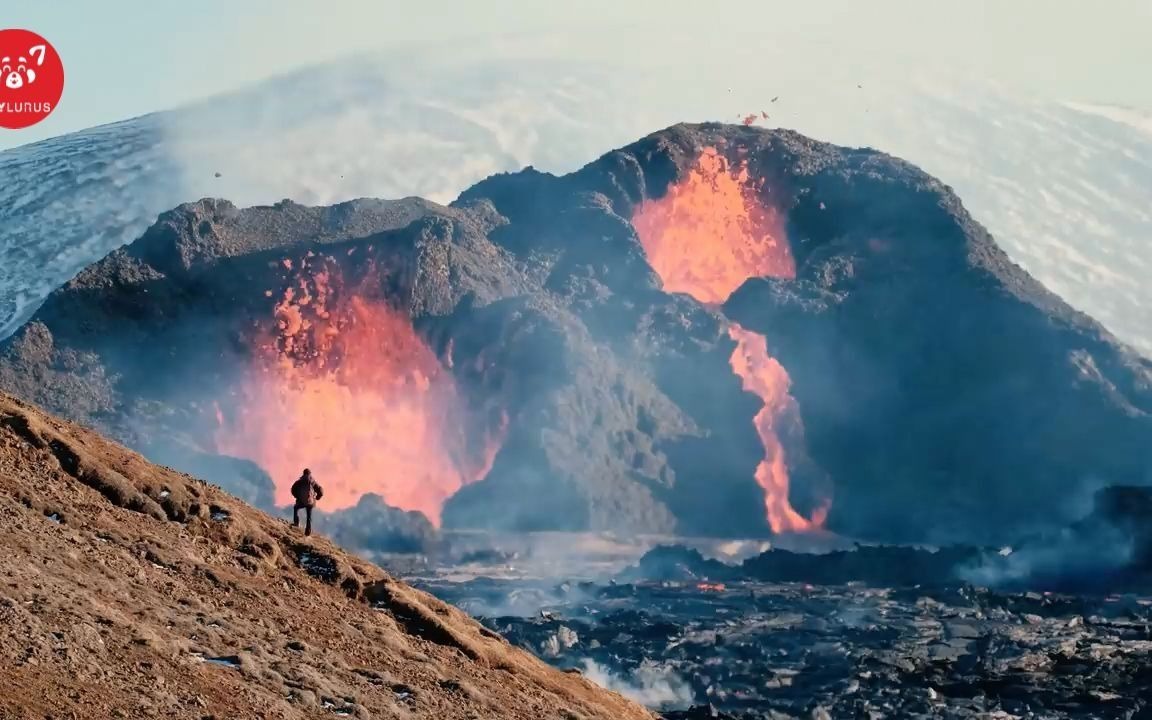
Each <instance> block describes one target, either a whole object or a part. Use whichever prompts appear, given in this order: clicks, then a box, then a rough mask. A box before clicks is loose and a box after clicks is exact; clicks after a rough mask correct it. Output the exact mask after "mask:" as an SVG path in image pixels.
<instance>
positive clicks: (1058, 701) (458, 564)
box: [391, 494, 1152, 720]
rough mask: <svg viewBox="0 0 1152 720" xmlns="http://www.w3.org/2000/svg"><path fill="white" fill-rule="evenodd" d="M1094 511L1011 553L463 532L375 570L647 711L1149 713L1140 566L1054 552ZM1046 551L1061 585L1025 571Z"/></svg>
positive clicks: (751, 715)
mask: <svg viewBox="0 0 1152 720" xmlns="http://www.w3.org/2000/svg"><path fill="white" fill-rule="evenodd" d="M1105 495H1107V494H1105ZM1105 505H1106V503H1100V505H1098V508H1102V507H1103V506H1105ZM1107 512H1108V511H1107V510H1103V509H1098V510H1097V512H1096V513H1095V514H1094V515H1093V516H1092V517H1090V518H1088V519H1086V520H1085V521H1084V522H1082V523H1080V524H1079V525H1077V526H1074V527H1072V528H1069V529H1068V530H1066V531H1065V532H1063V533H1061V534H1059V535H1058V536H1053V537H1044V538H1032V539H1030V540H1028V541H1026V542H1024V543H1023V544H1022V546H1021V547H1019V548H1008V547H1005V548H987V549H982V548H973V547H951V548H941V549H927V548H914V547H897V546H854V545H853V544H852V543H847V542H845V541H843V540H840V539H837V538H833V537H830V536H823V537H815V538H813V537H793V538H782V542H784V543H785V544H786V545H787V544H789V543H791V545H792V546H793V547H794V548H795V549H794V550H788V549H784V548H783V547H776V548H771V549H769V550H766V551H764V552H758V551H759V550H760V549H761V548H762V547H763V546H764V544H763V543H758V542H748V543H738V542H731V541H728V542H720V541H704V540H696V541H686V544H680V545H668V544H664V543H667V542H669V541H670V540H669V539H658V538H648V539H637V540H634V541H632V542H622V541H613V540H610V539H607V538H604V537H597V536H565V535H549V536H541V537H535V538H519V539H508V538H504V539H501V540H497V539H493V538H489V544H488V545H487V546H486V547H485V543H484V540H483V539H482V538H481V537H479V536H471V537H463V538H457V539H456V545H457V547H458V548H459V552H458V553H457V554H456V555H455V556H454V557H453V558H452V560H451V561H449V562H447V563H446V564H444V565H440V566H438V567H432V566H425V567H419V564H418V563H417V564H412V563H409V564H407V565H406V564H405V563H404V562H402V561H399V560H395V559H394V560H393V562H392V563H391V564H392V565H393V568H394V569H395V570H397V571H399V572H403V573H405V574H407V575H408V576H409V579H410V580H411V581H412V582H413V583H414V584H415V585H417V586H418V587H421V588H422V589H425V590H428V591H429V592H431V593H433V594H435V595H437V596H439V597H440V598H442V599H445V600H447V601H449V602H451V603H453V604H455V605H457V606H459V607H461V608H462V609H464V610H466V611H467V612H469V613H471V614H472V615H474V616H475V617H477V618H478V619H480V620H481V621H482V622H483V623H484V624H485V625H487V626H488V627H489V628H491V629H493V630H495V631H496V632H499V633H501V634H502V635H503V636H504V637H506V638H507V639H508V640H510V641H511V642H513V643H514V644H516V645H518V646H520V647H522V648H524V649H526V650H528V651H530V652H532V653H534V654H536V655H537V656H539V657H541V658H543V659H544V660H546V661H547V662H549V663H552V664H553V665H555V666H557V667H560V668H563V669H565V670H570V671H572V672H580V673H582V674H585V675H586V676H588V677H590V678H591V679H593V680H595V681H596V682H598V683H600V684H602V685H604V686H606V687H608V688H611V689H614V690H617V691H619V692H621V693H623V694H625V695H627V696H629V697H631V698H632V699H635V700H637V701H639V702H641V703H644V704H646V705H648V706H649V707H651V708H653V709H655V710H657V711H659V712H660V713H661V715H662V716H663V717H664V718H666V719H667V720H688V719H690V718H740V719H744V720H752V719H756V720H759V719H761V718H789V717H794V718H858V717H860V718H896V717H901V718H903V717H909V718H1144V717H1152V709H1150V708H1149V702H1150V698H1152V662H1150V661H1152V582H1148V575H1147V573H1146V570H1147V568H1146V567H1144V566H1139V567H1138V566H1137V565H1136V564H1135V563H1134V561H1133V558H1134V557H1136V555H1135V554H1129V555H1127V556H1126V557H1127V558H1128V564H1127V565H1126V566H1125V568H1126V569H1125V571H1124V572H1123V573H1118V572H1113V573H1109V572H1107V571H1106V570H1105V567H1104V566H1105V565H1106V564H1107V563H1104V562H1103V561H1101V567H1100V568H1099V572H1098V573H1097V574H1095V575H1093V576H1091V577H1089V576H1086V575H1084V574H1078V571H1077V569H1076V567H1075V560H1074V559H1071V558H1070V557H1069V556H1068V547H1063V548H1061V547H1060V543H1061V542H1064V543H1065V544H1066V545H1068V544H1069V543H1072V544H1078V545H1081V546H1091V545H1093V543H1095V542H1097V540H1098V537H1095V538H1094V536H1097V535H1098V533H1100V532H1102V530H1101V528H1103V527H1104V525H1105V523H1104V518H1103V517H1102V515H1103V514H1106V513H1107ZM1120 525H1122V523H1118V522H1116V521H1115V519H1114V518H1113V519H1112V522H1111V523H1110V526H1111V527H1113V528H1115V527H1119V526H1120ZM1129 537H1131V536H1129ZM653 546H654V547H653ZM645 548H650V549H648V550H647V551H645ZM1061 553H1063V557H1062V560H1061V563H1060V564H1059V569H1062V570H1063V574H1062V575H1061V574H1058V573H1057V572H1056V570H1057V569H1058V566H1057V564H1049V565H1048V566H1046V567H1041V565H1042V563H1041V562H1040V561H1039V560H1038V558H1041V557H1048V558H1050V559H1054V558H1055V557H1056V556H1057V555H1060V554H1061ZM1097 557H1100V556H1097ZM715 558H719V559H715ZM738 561H739V562H738ZM1022 565H1027V566H1028V569H1029V572H1030V574H1020V572H1019V571H1021V570H1022ZM1013 570H1015V571H1018V572H1016V573H1015V574H1013V572H1012V571H1013ZM993 573H998V577H997V578H996V582H997V588H996V589H993V588H989V587H985V586H981V585H979V584H975V583H974V582H972V580H974V579H977V578H983V579H990V578H992V577H993ZM1103 578H1109V580H1106V581H1105V580H1103ZM1122 578H1123V579H1122ZM1093 583H1095V584H1093ZM1045 587H1052V588H1057V590H1055V591H1054V590H1045V589H1043V588H1045Z"/></svg>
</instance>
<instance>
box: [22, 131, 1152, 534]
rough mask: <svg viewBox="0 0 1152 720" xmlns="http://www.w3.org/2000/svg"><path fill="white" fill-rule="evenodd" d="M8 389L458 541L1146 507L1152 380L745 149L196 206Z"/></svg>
mask: <svg viewBox="0 0 1152 720" xmlns="http://www.w3.org/2000/svg"><path fill="white" fill-rule="evenodd" d="M0 385H3V387H5V388H7V389H8V390H10V391H11V392H14V393H16V394H18V395H22V396H23V397H26V398H28V399H30V400H32V401H34V402H37V403H39V404H41V405H43V406H45V407H47V408H49V409H51V410H53V411H55V412H57V413H60V414H63V415H65V416H67V417H69V418H70V419H73V420H77V421H80V422H83V423H87V424H90V425H94V426H96V427H98V428H99V429H100V430H102V431H104V432H106V433H109V434H111V435H112V436H113V437H115V438H117V439H118V440H120V441H122V442H124V443H126V444H128V445H129V446H131V447H133V448H135V449H138V450H140V451H141V452H143V453H144V454H145V455H147V456H148V457H149V458H150V459H153V460H155V461H157V462H161V463H166V464H170V465H173V466H175V467H178V468H180V469H182V470H186V471H189V472H192V473H194V474H199V475H201V476H203V477H205V478H206V479H208V480H210V481H212V482H215V483H217V484H220V485H222V486H223V487H225V488H227V489H229V490H231V491H232V492H234V493H236V494H237V495H239V496H241V497H242V498H244V499H248V500H250V501H252V502H255V503H257V504H258V505H261V506H264V507H274V506H277V505H282V504H283V503H284V502H286V495H285V488H286V486H287V485H288V484H290V483H291V482H292V480H293V479H295V478H294V476H293V474H294V473H298V471H299V469H300V468H302V467H303V466H305V465H308V466H310V467H312V468H313V469H314V470H315V471H317V473H318V475H319V476H320V478H321V481H322V482H324V483H327V484H328V485H330V486H331V487H332V488H334V493H333V497H332V498H331V500H332V504H331V505H330V506H329V509H332V510H340V509H343V508H349V509H348V510H347V512H353V511H357V512H360V513H364V512H365V509H364V507H363V506H364V503H365V502H370V503H371V499H372V498H376V500H377V501H382V502H378V503H377V504H376V505H373V507H382V508H385V509H388V511H389V512H393V511H394V512H396V513H398V514H399V515H400V516H403V517H407V518H413V517H420V516H422V517H423V518H426V522H427V523H430V524H438V525H441V526H443V527H445V528H482V529H492V530H514V531H526V530H587V529H591V530H615V531H627V532H630V533H677V534H701V535H713V536H725V535H735V536H765V535H770V534H772V533H773V532H819V531H822V530H824V529H826V530H828V531H831V532H836V533H841V534H846V535H851V536H855V537H860V538H867V539H874V540H883V541H902V542H906V541H933V542H941V541H952V540H964V541H974V542H999V541H1004V540H1009V539H1012V538H1014V537H1017V536H1018V535H1019V534H1020V533H1021V532H1024V531H1027V530H1029V529H1032V528H1034V527H1035V526H1038V525H1048V524H1062V523H1064V522H1066V521H1068V520H1069V519H1070V518H1071V517H1072V516H1073V515H1074V514H1075V513H1076V512H1077V510H1078V509H1079V507H1078V502H1079V500H1080V498H1081V497H1083V496H1084V494H1085V493H1086V492H1088V491H1090V490H1092V489H1094V488H1096V487H1098V486H1101V485H1106V484H1111V485H1116V484H1128V485H1142V484H1149V483H1152V416H1150V413H1152V364H1150V363H1149V362H1148V361H1147V360H1145V359H1142V358H1141V357H1140V356H1138V355H1137V354H1136V353H1135V352H1133V351H1132V350H1130V349H1129V348H1128V347H1126V346H1124V345H1123V344H1121V343H1119V342H1118V341H1117V340H1116V339H1115V338H1113V337H1112V336H1111V335H1110V334H1109V333H1108V332H1107V331H1106V330H1104V329H1103V328H1102V327H1101V326H1100V325H1099V324H1097V323H1096V322H1094V321H1093V320H1092V319H1090V318H1088V317H1087V316H1085V315H1083V314H1081V313H1079V312H1077V311H1075V310H1073V309H1072V308H1070V307H1069V306H1068V305H1067V304H1065V303H1064V302H1063V301H1061V300H1060V299H1059V298H1058V297H1056V296H1055V295H1053V294H1052V293H1050V292H1048V291H1047V290H1046V289H1045V288H1043V287H1042V286H1041V285H1040V284H1039V283H1037V282H1036V281H1035V280H1033V279H1032V278H1031V277H1030V276H1029V275H1027V274H1026V273H1025V272H1024V271H1023V270H1021V269H1020V268H1019V267H1018V266H1016V265H1014V264H1013V263H1012V262H1011V261H1010V260H1009V259H1008V257H1007V256H1006V255H1005V253H1004V252H1003V251H1002V250H1001V249H1000V248H999V247H998V246H997V245H996V243H995V241H994V240H993V238H992V237H991V236H990V235H989V234H988V233H987V232H986V231H985V230H984V229H983V228H982V227H981V226H980V225H979V224H978V223H976V222H975V221H974V220H973V219H972V218H971V217H970V216H969V215H968V213H967V212H966V211H965V210H964V208H963V205H962V203H961V201H960V200H959V198H957V197H956V196H955V194H954V193H952V192H951V190H950V189H949V188H948V187H947V186H945V185H944V184H942V183H941V182H939V181H938V180H936V179H934V178H932V177H930V176H928V175H927V174H925V173H924V172H922V171H920V170H918V169H917V168H915V167H913V166H912V165H910V164H908V163H906V162H904V161H901V160H899V159H897V158H893V157H891V156H888V155H885V154H883V153H880V152H877V151H873V150H866V149H850V148H842V147H837V146H832V145H827V144H824V143H820V142H817V141H814V140H811V139H809V138H806V137H804V136H801V135H799V134H797V133H793V132H790V131H783V130H764V129H760V128H755V127H744V126H729V125H718V124H704V125H678V126H674V127H671V128H668V129H666V130H663V131H660V132H658V133H655V134H653V135H650V136H648V137H646V138H644V139H642V140H640V141H638V142H636V143H634V144H633V145H630V146H628V147H625V148H623V149H620V150H617V151H613V152H611V153H608V154H607V155H605V156H603V157H601V158H599V159H598V160H596V161H594V162H592V163H591V164H589V165H587V166H586V167H584V168H582V169H581V170H579V171H577V172H574V173H572V174H570V175H566V176H562V177H557V176H553V175H549V174H545V173H541V172H538V171H536V170H534V169H532V168H528V169H526V170H523V171H521V172H518V173H511V174H502V175H496V176H493V177H490V178H488V179H487V180H484V181H482V182H480V183H478V184H477V185H475V186H473V187H472V188H470V189H469V190H467V191H465V192H464V193H463V194H462V195H461V196H460V197H459V198H458V199H457V200H456V201H455V202H453V203H452V204H450V205H448V206H442V205H437V204H435V203H431V202H427V201H424V200H420V199H417V198H408V199H403V200H394V201H385V200H357V201H352V202H348V203H342V204H339V205H334V206H331V207H305V206H301V205H298V204H295V203H292V202H290V201H283V202H281V203H278V204H276V205H274V206H263V207H253V208H248V209H238V208H236V207H235V206H233V205H232V204H231V203H229V202H227V201H225V200H210V199H206V200H201V201H199V202H196V203H191V204H186V205H182V206H180V207H178V208H176V209H174V210H172V211H169V212H167V213H165V214H163V215H161V216H160V218H159V219H158V221H157V222H156V224H155V225H153V226H152V227H151V228H150V229H149V230H148V231H147V232H146V233H145V234H144V235H143V236H142V237H141V238H139V239H138V240H137V241H135V242H134V243H132V244H131V245H129V246H127V247H125V248H122V249H119V250H116V251H114V252H113V253H111V254H110V255H108V256H107V257H106V258H104V259H103V260H101V261H99V262H97V263H95V264H93V265H91V266H90V267H88V268H87V269H85V270H84V271H82V272H81V273H80V274H79V275H78V276H77V277H76V278H75V279H73V280H72V281H71V282H69V283H68V284H66V285H65V286H64V287H62V288H60V289H59V290H57V291H56V292H55V293H53V294H52V295H51V296H50V297H49V299H48V300H47V302H46V303H45V304H44V305H43V307H42V308H41V309H40V310H39V311H38V312H37V314H36V315H35V316H34V317H33V319H32V320H31V321H29V322H28V323H27V324H26V325H25V326H24V327H22V328H21V329H20V331H19V332H17V333H16V334H15V335H14V336H12V337H11V338H9V339H8V340H6V341H5V343H4V345H3V346H2V348H0ZM417 514H418V515H417ZM413 522H415V521H413Z"/></svg>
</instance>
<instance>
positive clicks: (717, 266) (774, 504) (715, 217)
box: [632, 148, 829, 533]
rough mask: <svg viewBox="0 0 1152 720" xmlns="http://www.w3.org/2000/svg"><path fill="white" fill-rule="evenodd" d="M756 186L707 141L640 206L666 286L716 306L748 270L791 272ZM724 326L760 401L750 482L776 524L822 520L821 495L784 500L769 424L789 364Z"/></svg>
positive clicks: (642, 234)
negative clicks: (662, 190)
mask: <svg viewBox="0 0 1152 720" xmlns="http://www.w3.org/2000/svg"><path fill="white" fill-rule="evenodd" d="M762 189H763V181H760V182H756V181H754V180H753V179H752V178H751V176H750V175H749V173H748V168H747V166H746V165H745V164H741V165H739V166H735V167H734V166H733V165H732V164H730V163H729V162H728V161H727V160H726V159H725V158H724V157H723V156H722V155H721V154H720V153H719V152H718V151H717V150H716V149H715V148H705V149H704V151H703V152H701V154H700V156H699V157H698V158H697V161H696V164H695V166H694V167H693V168H692V169H691V170H689V171H688V173H687V174H685V176H684V177H683V178H682V179H681V180H680V181H679V182H677V183H675V184H674V185H672V186H671V187H669V189H668V192H667V193H666V194H665V195H664V197H662V198H660V199H658V200H648V201H645V202H644V203H643V204H642V205H641V206H640V208H639V209H638V210H637V211H636V213H635V215H634V216H633V218H632V224H633V226H634V227H635V228H636V233H637V235H638V236H639V238H640V242H641V244H642V245H643V246H644V252H645V254H646V255H647V256H648V261H649V263H650V264H651V265H652V268H653V269H654V270H655V271H656V273H657V274H659V275H660V278H661V279H662V280H663V282H664V289H665V290H667V291H668V292H679V293H686V294H688V295H691V296H692V297H694V298H696V299H697V300H699V301H700V302H702V303H705V304H707V305H710V306H713V307H716V306H719V305H720V304H722V303H723V302H724V301H725V300H727V299H728V297H729V296H730V295H731V294H732V293H733V292H735V291H736V289H737V288H739V287H740V286H741V285H742V284H743V283H744V281H745V280H747V279H748V278H752V277H779V278H794V277H795V276H796V263H795V261H794V259H793V257H792V251H791V249H790V248H789V246H788V244H787V242H785V241H784V237H785V235H784V223H783V221H782V218H781V217H780V215H779V213H777V212H776V210H775V209H774V208H772V207H769V206H766V205H765V204H764V203H763V202H762V201H761V200H760V195H761V194H762V193H761V190H762ZM728 334H729V336H730V337H731V338H732V339H733V340H735V341H736V350H735V351H734V352H733V353H732V357H731V359H730V363H731V365H732V370H733V372H734V373H736V375H738V376H739V377H740V379H741V381H742V383H743V387H744V389H745V390H746V391H748V392H751V393H754V394H755V395H757V396H758V397H759V398H760V399H761V400H763V401H764V406H763V407H762V408H761V409H760V411H759V412H758V413H757V414H756V417H755V419H754V422H755V425H756V431H757V434H758V435H759V436H760V441H761V443H763V445H764V459H763V460H761V461H760V464H759V465H758V466H757V468H756V482H757V484H759V485H760V487H761V488H763V490H764V506H765V511H766V514H767V518H768V524H769V526H770V527H771V528H772V531H773V532H776V533H783V532H803V531H808V530H815V529H819V528H820V527H822V526H823V524H824V519H825V517H826V516H827V511H828V507H829V505H828V504H827V503H825V504H824V505H823V506H822V507H820V508H818V509H817V510H816V511H815V512H814V513H813V515H812V517H811V518H805V517H804V516H803V515H801V514H800V513H799V512H797V511H796V510H795V509H794V508H793V507H792V504H791V502H790V501H789V499H788V486H789V478H788V465H787V462H786V458H785V455H784V447H783V446H782V445H781V443H780V438H779V436H778V435H777V432H776V429H775V422H776V419H777V418H779V417H781V415H782V414H783V413H784V412H785V411H786V410H788V409H789V408H791V407H794V406H795V402H796V401H795V399H793V398H792V396H791V395H789V393H788V388H789V385H790V382H791V381H790V380H789V378H788V372H787V371H786V370H785V369H784V367H783V366H782V365H781V364H780V363H779V362H777V361H776V360H775V359H774V358H773V357H771V356H770V355H769V354H768V345H767V340H766V339H765V337H764V336H763V335H761V334H759V333H755V332H752V331H751V330H746V329H744V328H743V327H741V326H740V325H738V324H736V323H731V324H730V325H729V328H728Z"/></svg>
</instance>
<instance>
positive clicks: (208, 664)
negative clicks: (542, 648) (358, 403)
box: [0, 395, 650, 720]
mask: <svg viewBox="0 0 1152 720" xmlns="http://www.w3.org/2000/svg"><path fill="white" fill-rule="evenodd" d="M321 531H322V529H321ZM0 547H3V548H4V552H3V553H0V688H3V692H0V718H4V719H5V720H7V719H8V718H12V719H16V718H36V719H37V720H40V719H42V718H49V717H51V718H145V717H163V718H195V719H197V720H201V719H203V718H217V719H219V720H223V719H225V718H329V717H355V718H377V719H378V718H429V719H430V720H431V719H433V718H435V719H436V720H441V719H447V718H461V719H463V718H493V719H496V718H499V719H501V720H504V719H522V720H529V719H531V720H536V719H538V718H553V719H555V720H575V719H576V718H588V719H591V718H601V719H603V720H630V719H634V720H642V719H644V718H649V717H650V715H649V714H648V713H647V712H646V711H645V710H643V709H642V708H640V707H638V706H636V705H633V704H631V703H629V702H627V701H625V700H624V699H623V698H621V697H619V696H618V695H615V694H612V693H609V692H607V691H604V690H601V689H599V688H597V687H596V686H594V685H592V684H591V683H589V682H587V681H586V680H584V679H583V678H581V677H579V676H578V675H572V674H564V673H561V672H559V671H556V670H553V669H551V668H548V667H547V666H545V665H544V664H543V663H541V662H539V661H538V660H536V659H535V658H533V657H531V656H529V655H528V654H526V653H524V652H522V651H519V650H517V649H514V648H512V647H511V646H510V645H509V644H508V643H507V642H506V641H504V640H503V639H501V638H500V637H499V636H496V635H495V634H493V633H491V632H489V631H487V630H485V629H483V628H482V627H481V626H480V625H478V624H477V623H475V622H473V621H472V620H470V619H469V618H468V617H467V616H466V615H464V613H462V612H460V611H459V610H457V609H455V608H453V607H450V606H448V605H446V604H444V603H442V602H440V601H438V600H435V599H434V598H432V597H431V596H429V595H426V594H424V593H421V592H419V591H416V590H414V589H412V588H410V587H408V586H406V585H404V584H403V583H401V582H399V581H397V580H395V579H393V578H391V577H389V576H388V575H386V574H385V573H384V572H383V571H381V570H379V569H378V568H376V567H374V566H372V565H369V564H368V563H365V562H363V561H361V560H359V559H358V558H356V557H353V556H350V555H348V554H346V553H344V552H343V551H341V550H339V549H338V548H336V547H335V546H334V545H332V544H331V543H330V542H328V541H327V540H325V539H323V538H321V537H315V536H314V537H312V538H304V537H303V536H302V535H301V534H300V533H299V532H298V531H294V530H293V529H292V528H291V527H290V526H289V525H288V524H287V523H286V522H284V521H283V520H278V519H274V518H271V517H268V516H267V515H264V514H263V513H261V512H259V511H257V510H253V509H252V508H250V507H248V506H246V505H244V504H243V503H242V502H240V501H238V500H237V499H236V498H234V497H232V496H230V495H228V494H226V493H224V492H223V491H221V490H219V489H218V488H216V487H214V486H212V485H209V484H206V483H204V482H202V481H200V480H197V479H195V478H192V477H189V476H187V475H183V474H180V473H177V472H175V471H172V470H170V469H167V468H163V467H157V466H154V465H151V464H149V463H148V462H147V461H145V460H144V459H143V458H141V457H140V456H139V455H137V454H135V453H133V452H131V451H129V450H126V449H124V448H123V447H121V446H119V445H116V444H114V443H112V442H110V441H108V440H105V439H104V438H102V437H100V436H99V435H97V434H95V433H93V432H91V431H88V430H85V429H82V428H80V427H77V426H75V425H72V424H69V423H67V422H64V421H61V420H58V419H56V418H53V417H51V416H49V415H46V414H45V413H43V412H41V411H39V410H38V409H36V408H34V407H32V406H30V405H27V404H25V403H23V402H21V401H18V400H15V399H13V398H11V397H8V396H6V395H0Z"/></svg>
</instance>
